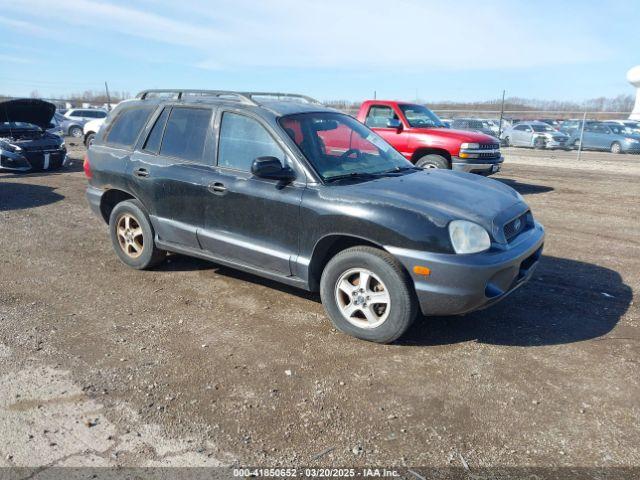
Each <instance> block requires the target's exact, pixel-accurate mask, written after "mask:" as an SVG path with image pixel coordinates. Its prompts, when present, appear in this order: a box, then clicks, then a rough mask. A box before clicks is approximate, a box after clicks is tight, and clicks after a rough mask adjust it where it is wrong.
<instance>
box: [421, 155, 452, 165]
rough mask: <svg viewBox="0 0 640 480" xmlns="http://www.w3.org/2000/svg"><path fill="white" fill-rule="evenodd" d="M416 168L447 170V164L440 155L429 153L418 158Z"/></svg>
mask: <svg viewBox="0 0 640 480" xmlns="http://www.w3.org/2000/svg"><path fill="white" fill-rule="evenodd" d="M416 167H421V168H444V169H448V168H449V162H448V161H447V159H446V158H444V157H443V156H442V155H437V154H435V153H431V154H429V155H424V156H423V157H420V158H419V159H418V161H417V162H416Z"/></svg>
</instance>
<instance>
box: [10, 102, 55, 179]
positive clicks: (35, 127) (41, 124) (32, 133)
mask: <svg viewBox="0 0 640 480" xmlns="http://www.w3.org/2000/svg"><path fill="white" fill-rule="evenodd" d="M55 111H56V107H55V105H54V104H52V103H49V102H45V101H43V100H37V99H31V98H25V99H17V100H8V101H4V102H0V170H9V171H14V172H30V171H35V170H50V169H55V168H60V167H62V166H63V165H65V163H66V160H67V149H66V147H65V144H64V139H62V138H61V137H60V136H59V135H55V134H54V133H51V132H49V131H47V130H48V129H50V128H51V126H52V124H51V120H52V118H53V115H54V114H55Z"/></svg>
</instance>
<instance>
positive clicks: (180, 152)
mask: <svg viewBox="0 0 640 480" xmlns="http://www.w3.org/2000/svg"><path fill="white" fill-rule="evenodd" d="M211 113H212V110H211V109H210V108H188V107H174V108H173V109H172V110H171V113H170V114H169V119H168V120H167V126H166V127H165V130H164V137H163V139H162V147H161V148H160V155H164V156H167V157H176V158H181V159H183V160H187V161H189V162H197V163H205V164H208V163H209V162H208V160H207V159H205V158H204V147H205V144H206V141H207V133H208V132H209V125H210V123H211ZM152 133H153V132H152Z"/></svg>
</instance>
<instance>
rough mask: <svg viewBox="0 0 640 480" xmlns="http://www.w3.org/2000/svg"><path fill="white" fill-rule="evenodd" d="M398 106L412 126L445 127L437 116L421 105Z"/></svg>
mask: <svg viewBox="0 0 640 480" xmlns="http://www.w3.org/2000/svg"><path fill="white" fill-rule="evenodd" d="M398 106H399V107H400V110H402V113H404V116H405V117H406V119H407V122H409V125H411V126H412V127H416V128H420V127H422V128H424V127H432V128H433V127H437V128H445V125H444V123H442V121H441V120H440V119H439V118H438V116H437V115H436V114H435V113H433V112H432V111H431V110H429V109H428V108H427V107H425V106H423V105H408V104H400V105H398Z"/></svg>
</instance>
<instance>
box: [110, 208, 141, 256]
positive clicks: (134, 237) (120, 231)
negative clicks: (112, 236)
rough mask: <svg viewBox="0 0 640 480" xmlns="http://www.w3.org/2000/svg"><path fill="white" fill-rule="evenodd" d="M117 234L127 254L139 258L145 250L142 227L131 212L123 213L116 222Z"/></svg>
mask: <svg viewBox="0 0 640 480" xmlns="http://www.w3.org/2000/svg"><path fill="white" fill-rule="evenodd" d="M116 234H117V236H118V243H119V244H120V248H121V249H122V251H123V252H124V253H126V254H127V256H129V257H131V258H138V257H139V256H140V255H142V251H143V250H144V236H143V234H142V227H141V226H140V223H139V222H138V220H136V218H135V217H134V216H133V215H131V214H130V213H123V214H122V215H120V217H118V222H117V223H116Z"/></svg>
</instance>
